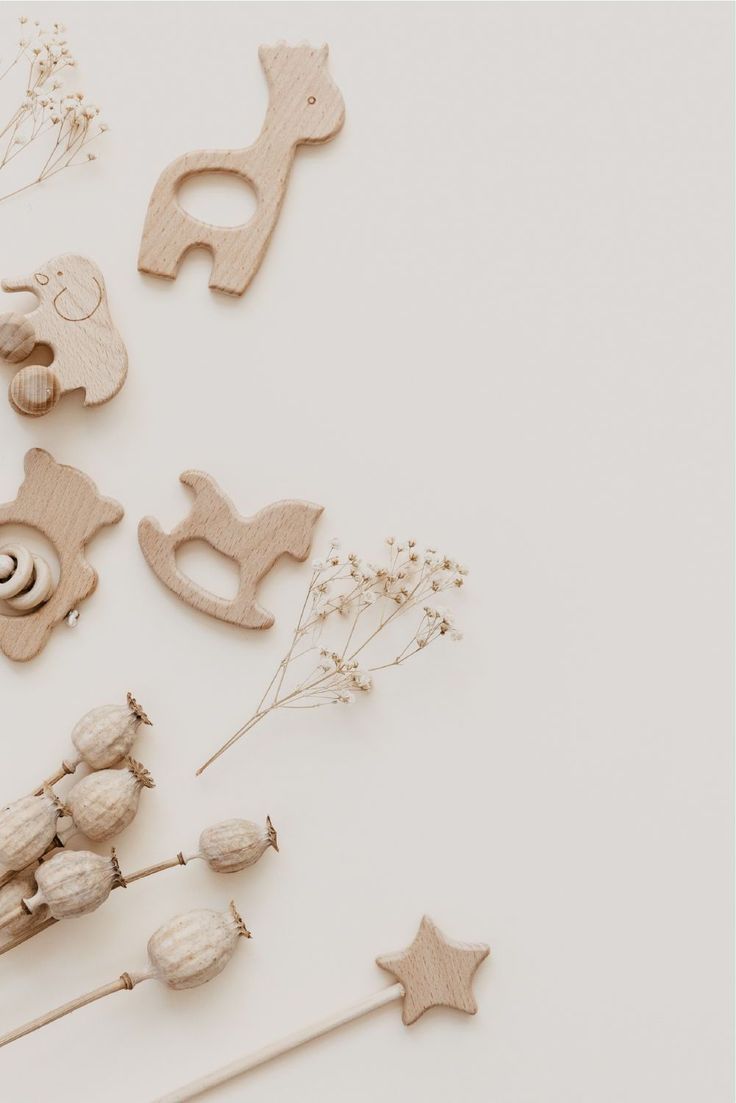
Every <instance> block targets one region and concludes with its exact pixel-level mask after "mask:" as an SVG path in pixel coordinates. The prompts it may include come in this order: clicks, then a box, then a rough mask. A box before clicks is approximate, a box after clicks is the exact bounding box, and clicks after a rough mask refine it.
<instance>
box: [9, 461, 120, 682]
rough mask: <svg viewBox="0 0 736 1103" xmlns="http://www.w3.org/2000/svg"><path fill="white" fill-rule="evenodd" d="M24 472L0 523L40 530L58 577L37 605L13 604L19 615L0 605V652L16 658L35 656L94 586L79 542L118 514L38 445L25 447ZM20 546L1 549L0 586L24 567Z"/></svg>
mask: <svg viewBox="0 0 736 1103" xmlns="http://www.w3.org/2000/svg"><path fill="white" fill-rule="evenodd" d="M25 473H26V475H25V479H24V480H23V483H22V484H21V486H20V489H19V491H18V495H17V497H16V499H15V501H13V502H8V503H7V504H6V505H3V506H0V526H2V525H27V526H29V527H30V528H35V529H38V531H39V532H42V533H43V534H44V536H46V537H47V539H48V540H50V541H51V543H52V544H53V546H54V549H55V551H56V554H57V556H58V558H59V581H58V583H57V585H56V589H53V588H52V589H51V592H50V595H49V596H48V599H47V600H44V601H43V602H42V603H41V604H40V605H33V606H32V607H31V608H30V609H26V608H24V607H23V603H21V605H20V607H19V606H18V605H17V604H16V608H15V610H14V611H15V612H19V613H20V614H21V615H17V616H13V615H9V614H5V613H4V612H3V611H2V609H1V608H0V651H2V652H3V653H4V654H5V655H7V656H8V658H10V659H18V660H21V661H25V660H27V659H32V658H33V657H34V655H37V654H38V653H39V651H40V650H41V648H42V647H43V646H44V644H45V643H46V641H47V640H48V637H49V635H50V633H51V630H52V628H54V627H55V626H56V625H57V624H58V623H59V622H60V621H62V620H63V619H64V617H65V616H66V615H67V613H69V612H70V611H71V610H72V609H75V608H76V606H77V605H78V604H79V602H80V601H82V600H83V599H84V598H85V597H87V596H88V595H89V594H91V593H92V591H93V590H94V589H95V587H96V586H97V574H96V572H95V571H94V570H93V569H92V567H91V566H90V565H89V563H88V562H87V560H86V559H85V556H84V549H85V544H87V543H88V542H89V541H90V540H91V539H92V537H93V536H94V535H95V534H96V533H97V532H98V531H99V530H100V529H101V528H102V527H103V525H115V524H117V522H118V521H119V520H120V518H121V517H122V516H123V508H122V506H121V505H120V504H119V503H118V502H115V501H113V499H112V498H103V497H102V495H101V494H99V493H98V491H97V487H96V486H95V484H94V483H93V482H92V480H91V479H90V478H89V477H88V476H87V475H85V474H83V473H82V472H81V471H78V470H77V469H76V468H75V467H67V466H65V465H64V464H60V463H57V462H56V461H55V460H54V459H53V458H52V457H51V456H50V455H49V453H48V452H44V451H43V449H41V448H32V449H31V450H30V452H26V458H25ZM24 550H25V549H23V548H22V547H21V546H20V545H17V544H7V545H5V547H4V548H3V550H2V555H0V577H3V578H4V581H3V583H0V587H1V586H7V583H8V582H10V588H14V586H13V579H14V577H15V575H16V574H17V572H18V570H21V571H25V570H26V568H27V563H26V562H25V561H24V559H23V551H24ZM37 558H39V557H37ZM7 560H11V562H10V563H8V562H7ZM39 569H40V570H41V572H42V575H43V568H42V567H41V568H37V573H36V580H38V570H39ZM42 581H43V577H42ZM28 583H29V584H30V583H31V577H30V575H29V579H28ZM8 592H9V590H8ZM28 592H30V591H28ZM19 593H23V591H20V592H19ZM35 596H36V597H38V596H39V591H38V590H37V591H36V594H35Z"/></svg>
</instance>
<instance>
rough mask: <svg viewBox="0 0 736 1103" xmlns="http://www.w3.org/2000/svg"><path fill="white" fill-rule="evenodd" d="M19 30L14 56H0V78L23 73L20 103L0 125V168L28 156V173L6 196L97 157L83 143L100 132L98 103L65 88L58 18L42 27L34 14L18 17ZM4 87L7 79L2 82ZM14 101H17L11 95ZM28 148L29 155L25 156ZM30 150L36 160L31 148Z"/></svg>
mask: <svg viewBox="0 0 736 1103" xmlns="http://www.w3.org/2000/svg"><path fill="white" fill-rule="evenodd" d="M20 24H21V34H20V38H19V39H18V41H17V45H16V49H15V52H14V55H13V57H12V58H11V59H10V61H9V62H7V63H6V64H5V65H3V64H2V62H0V84H2V82H3V81H4V80H6V78H7V79H9V80H10V81H12V78H13V77H15V76H20V74H22V82H20V81H16V85H18V84H20V87H16V90H15V93H14V94H15V95H17V96H18V97H19V98H20V103H19V104H18V106H16V107H15V108H14V109H12V110H11V111H10V115H9V117H8V119H7V121H6V122H5V124H4V125H1V126H0V171H2V170H3V169H7V168H8V166H9V165H10V164H11V163H12V162H13V161H15V160H16V158H19V157H21V156H23V162H24V163H25V162H28V161H30V162H31V163H32V165H33V167H32V168H31V169H30V172H31V179H30V180H28V179H27V178H26V183H23V184H19V185H18V186H14V187H12V188H11V190H10V191H8V192H6V193H5V194H4V195H1V196H0V202H2V200H3V199H9V198H10V197H11V196H12V195H17V194H18V193H19V192H23V191H26V190H27V189H28V188H32V187H35V186H36V185H37V184H41V183H42V182H43V181H44V180H48V179H50V178H51V177H52V176H56V175H57V173H59V172H62V171H63V170H64V169H67V168H71V167H72V166H73V165H82V164H86V163H87V162H89V161H94V160H95V159H96V156H97V155H96V154H95V153H93V152H91V151H90V150H89V149H88V147H89V145H90V144H91V143H92V142H94V141H95V139H97V138H99V137H100V135H102V134H104V133H105V131H106V130H107V129H108V128H107V125H106V124H105V123H103V122H100V117H99V116H100V109H99V107H97V106H96V104H94V103H91V102H90V101H89V100H88V99H86V97H85V95H84V93H83V92H78V91H69V90H67V89H66V88H65V86H64V82H65V80H66V78H67V76H68V71H69V70H71V69H74V68H76V64H77V62H76V59H75V58H74V56H73V54H72V53H71V50H70V48H69V44H68V42H67V39H66V37H65V27H64V25H63V24H62V23H53V24H52V25H51V27H43V26H41V24H40V23H39V22H38V20H36V19H34V20H29V19H28V18H27V17H26V16H21V17H20ZM2 87H3V88H5V87H7V85H2ZM15 102H16V103H17V101H15ZM29 151H31V155H30V157H29ZM34 153H35V155H36V156H35V161H34V159H33V154H34Z"/></svg>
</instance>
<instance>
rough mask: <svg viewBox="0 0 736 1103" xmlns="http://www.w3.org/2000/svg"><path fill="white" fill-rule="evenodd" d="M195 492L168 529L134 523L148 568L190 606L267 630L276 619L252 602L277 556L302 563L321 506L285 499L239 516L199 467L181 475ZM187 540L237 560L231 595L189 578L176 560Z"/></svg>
mask: <svg viewBox="0 0 736 1103" xmlns="http://www.w3.org/2000/svg"><path fill="white" fill-rule="evenodd" d="M179 479H180V481H181V482H183V483H184V484H185V486H189V487H191V489H192V490H193V491H194V495H195V497H194V503H193V505H192V511H191V513H190V514H189V516H188V517H185V519H184V520H183V521H181V522H180V524H178V525H177V526H176V528H175V529H174V530H173V531H172V532H170V533H166V532H164V531H163V529H162V528H161V526H160V525H159V523H158V521H156V520H155V518H153V517H144V518H143V520H142V521H141V523H140V525H139V526H138V541H139V543H140V546H141V550H142V551H143V554H144V556H145V558H146V561H147V562H148V565H149V567H150V568H151V569H152V570H153V571H154V573H155V574H156V575H158V577H159V579H160V580H161V581H162V582H163V583H164V585H165V586H167V587H168V588H169V589H170V590H171V591H172V593H174V594H176V596H177V597H179V598H181V599H182V601H185V602H186V603H187V604H188V605H191V606H192V607H193V608H194V609H199V611H200V612H202V613H207V614H208V615H209V616H211V617H215V618H216V619H217V620H223V621H227V622H228V623H229V624H237V625H239V626H240V627H241V628H270V627H271V625H272V624H273V621H274V618H273V616H272V615H271V613H269V612H268V611H267V610H266V609H263V608H261V606H260V605H259V604H258V603H257V601H256V588H257V586H258V583H259V582H260V580H261V579H262V578H263V576H264V575H265V574H267V573H268V572H269V571H270V570H271V568H272V567H273V565H274V563H275V562H276V560H277V559H278V558H279V556H281V555H290V556H292V557H293V558H294V559H297V560H299V561H300V562H303V561H304V560H305V559H306V558H307V555H308V554H309V546H310V544H311V541H312V529H313V528H314V525H315V523H316V521H317V518H318V517H319V515H320V514H321V513H322V508H323V507H322V506H318V505H314V504H313V503H311V502H296V501H284V502H274V503H273V504H272V505H269V506H266V507H265V508H264V509H262V510H260V511H259V512H258V513H256V514H255V515H254V516H253V517H241V515H240V514H239V513H238V512H237V511H236V509H235V507H234V506H233V503H232V502H231V501H230V499H229V498H228V497H227V496H226V495H225V494H223V492H222V491H221V490H220V488H219V486H218V485H217V483H216V482H215V480H214V479H213V478H212V477H211V476H210V475H207V474H205V472H203V471H184V472H183V474H181V475H180V476H179ZM191 540H204V541H205V542H206V543H208V544H209V545H210V547H211V548H214V550H215V551H218V552H220V553H221V554H222V555H226V556H227V557H228V558H229V559H233V560H235V562H236V563H237V564H238V566H239V567H240V582H239V586H238V592H237V594H236V595H235V597H234V598H233V599H232V600H230V601H228V600H226V599H225V598H222V597H217V596H216V595H215V594H211V593H210V592H209V591H208V590H205V589H204V588H203V587H202V586H198V585H197V583H195V582H193V581H192V580H191V579H190V578H187V576H186V575H185V574H183V573H182V571H180V570H179V567H178V566H177V563H176V551H177V548H180V547H181V546H182V545H183V544H187V543H189V541H191Z"/></svg>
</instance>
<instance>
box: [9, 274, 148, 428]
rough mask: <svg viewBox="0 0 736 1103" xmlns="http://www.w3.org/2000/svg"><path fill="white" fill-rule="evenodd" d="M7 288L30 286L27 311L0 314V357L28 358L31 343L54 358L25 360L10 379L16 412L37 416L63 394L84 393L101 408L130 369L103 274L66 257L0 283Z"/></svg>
mask: <svg viewBox="0 0 736 1103" xmlns="http://www.w3.org/2000/svg"><path fill="white" fill-rule="evenodd" d="M2 287H3V290H4V291H32V292H33V294H34V295H35V296H36V297H37V298H38V306H37V307H36V309H35V310H32V311H31V313H30V314H16V313H10V314H0V357H2V359H3V360H7V361H8V363H10V364H19V363H20V362H21V361H22V360H25V359H26V357H28V356H29V355H30V354H31V352H33V349H34V348H35V347H36V345H48V346H49V347H50V348H51V350H52V352H53V354H54V359H53V362H52V363H51V364H50V365H49V366H48V367H47V366H46V365H43V364H28V365H27V366H26V367H25V368H21V370H20V371H19V372H17V374H16V375H15V377H14V378H13V380H12V382H11V384H10V395H9V397H10V404H11V405H12V406H13V407H14V408H15V409H16V410H17V411H18V413H20V414H27V415H28V416H29V417H41V416H42V415H43V414H47V413H48V412H49V410H51V409H53V407H54V406H55V405H56V403H57V402H58V401H59V399H60V398H61V396H62V395H64V394H66V393H67V392H68V391H76V390H82V391H83V392H84V405H85V406H99V405H101V404H102V403H103V402H108V401H109V400H110V399H111V398H114V397H115V395H116V394H117V393H118V391H119V390H120V388H121V387H122V385H123V383H124V382H125V376H126V374H127V372H128V354H127V352H126V350H125V345H124V344H123V342H122V339H121V337H120V334H119V333H118V331H117V330H116V329H115V326H114V325H113V321H112V318H111V317H110V310H109V307H108V305H107V293H106V291H105V281H104V279H103V278H102V273H101V272H100V270H99V268H98V267H97V265H96V264H93V263H92V261H91V260H87V259H86V258H85V257H78V256H74V255H72V254H67V255H65V256H61V257H55V258H54V259H53V260H50V261H49V262H48V264H46V265H44V267H43V268H40V269H39V270H38V272H34V274H33V275H32V276H27V277H25V278H24V279H20V280H3V281H2Z"/></svg>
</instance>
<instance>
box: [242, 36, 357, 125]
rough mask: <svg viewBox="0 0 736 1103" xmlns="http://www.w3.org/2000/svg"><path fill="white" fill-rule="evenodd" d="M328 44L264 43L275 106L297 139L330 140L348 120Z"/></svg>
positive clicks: (262, 51)
mask: <svg viewBox="0 0 736 1103" xmlns="http://www.w3.org/2000/svg"><path fill="white" fill-rule="evenodd" d="M327 55H328V48H327V46H320V47H313V46H287V45H286V44H285V43H283V42H280V43H278V44H277V45H276V46H261V48H260V49H259V51H258V56H259V57H260V59H261V64H262V66H263V69H264V72H265V74H266V79H267V80H268V87H269V92H270V95H271V108H272V110H273V111H274V112H275V113H278V116H279V118H280V119H282V120H283V121H284V123H285V125H287V126H288V128H289V130H290V132H291V134H292V137H293V140H294V143H295V144H300V143H308V144H310V145H311V144H317V143H319V142H329V140H330V139H331V138H334V137H335V135H336V134H337V133H338V131H339V130H340V129H341V127H342V124H343V123H344V121H345V104H344V103H343V98H342V96H341V94H340V90H339V89H338V87H337V85H336V84H335V83H334V81H333V80H332V77H331V76H330V74H329V72H328V71H327Z"/></svg>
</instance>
